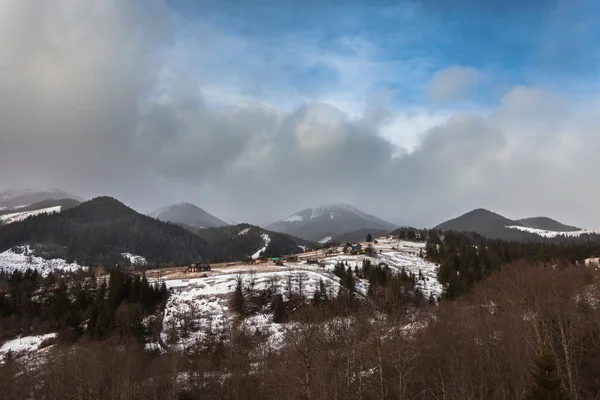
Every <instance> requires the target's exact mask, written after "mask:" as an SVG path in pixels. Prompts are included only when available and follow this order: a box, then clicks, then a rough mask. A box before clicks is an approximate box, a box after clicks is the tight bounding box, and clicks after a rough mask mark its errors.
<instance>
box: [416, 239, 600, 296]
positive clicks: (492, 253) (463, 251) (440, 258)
mask: <svg viewBox="0 0 600 400" xmlns="http://www.w3.org/2000/svg"><path fill="white" fill-rule="evenodd" d="M425 249H426V257H427V259H429V260H430V261H433V262H435V263H438V264H439V265H440V268H439V272H438V280H439V281H440V283H442V284H444V285H445V286H446V289H445V292H444V297H446V298H450V299H454V298H456V297H457V296H460V295H461V294H463V293H465V292H466V291H468V290H469V289H470V288H471V287H472V286H473V284H474V283H475V282H478V281H480V280H481V279H483V278H485V277H486V276H489V275H490V274H491V273H492V272H493V271H494V270H496V269H498V268H499V267H500V266H501V265H503V264H508V263H512V262H515V261H527V262H531V263H544V264H546V265H548V266H551V265H554V264H559V263H570V264H577V263H580V262H582V261H583V260H585V259H586V258H589V257H591V256H593V255H596V254H600V241H592V240H580V239H577V240H569V241H566V242H556V243H543V242H509V241H504V240H499V239H487V238H484V237H483V236H480V235H477V234H474V233H457V232H447V233H446V234H445V235H443V240H442V239H441V236H440V234H439V233H438V232H436V231H430V233H429V237H428V241H427V244H426V247H425Z"/></svg>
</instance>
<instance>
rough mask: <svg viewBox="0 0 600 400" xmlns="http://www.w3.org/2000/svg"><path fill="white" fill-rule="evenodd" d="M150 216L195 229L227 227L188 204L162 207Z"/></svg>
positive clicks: (219, 220)
mask: <svg viewBox="0 0 600 400" xmlns="http://www.w3.org/2000/svg"><path fill="white" fill-rule="evenodd" d="M150 216H151V217H153V218H156V219H158V220H161V221H164V222H171V223H174V224H184V225H188V226H191V227H193V228H197V229H203V228H214V227H221V226H227V225H229V224H228V223H227V222H225V221H223V220H221V219H219V218H217V217H215V216H214V215H212V214H210V213H208V212H207V211H205V210H203V209H202V208H200V207H198V206H197V205H195V204H192V203H188V202H180V203H176V204H173V205H170V206H166V207H162V208H160V209H158V210H155V211H154V212H152V213H150Z"/></svg>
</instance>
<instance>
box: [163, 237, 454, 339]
mask: <svg viewBox="0 0 600 400" xmlns="http://www.w3.org/2000/svg"><path fill="white" fill-rule="evenodd" d="M265 241H266V240H265ZM374 247H375V249H376V250H377V251H379V250H381V253H378V254H376V255H374V256H371V257H368V256H366V255H346V254H335V255H330V256H327V257H325V256H324V253H322V254H320V255H319V256H317V257H318V258H319V259H320V262H321V265H318V264H308V263H306V262H303V261H301V260H300V261H298V262H294V263H287V264H286V266H285V267H281V266H275V265H269V264H264V265H261V266H260V269H258V267H254V266H248V265H240V266H232V267H224V268H220V269H215V270H213V272H217V275H211V276H208V277H198V278H191V279H173V280H166V281H165V283H166V285H167V287H168V288H169V289H170V292H171V294H170V296H169V300H168V302H167V305H166V309H165V315H164V318H163V332H162V334H161V339H162V342H163V343H167V344H168V346H169V347H171V348H175V349H179V350H183V349H187V348H189V347H190V346H192V345H194V344H196V343H202V341H203V340H205V339H206V338H207V337H209V336H211V335H220V334H227V332H228V330H229V329H230V328H231V327H232V326H233V325H232V324H233V323H234V321H235V318H236V314H235V313H233V311H232V310H230V308H229V306H230V300H231V298H232V293H233V292H234V290H235V287H236V282H237V279H239V278H241V279H242V280H243V287H244V288H245V289H246V290H251V291H254V292H255V293H260V291H262V290H264V289H267V288H270V289H271V290H272V291H273V292H276V293H280V294H281V295H282V297H283V298H284V300H287V299H288V298H289V297H290V296H296V297H297V296H303V297H305V298H307V299H310V298H312V297H313V296H314V294H315V292H316V291H317V290H318V288H319V286H320V281H322V282H323V285H324V286H325V290H326V291H327V292H328V293H329V294H330V296H335V295H336V294H337V293H338V291H339V288H340V284H339V278H338V277H337V276H335V275H334V274H333V270H334V268H335V265H336V264H337V263H339V262H342V263H344V264H346V263H347V264H348V266H349V267H351V268H352V269H354V267H356V266H357V267H359V268H360V267H361V266H362V263H363V260H364V259H369V260H371V262H372V263H373V264H374V265H377V264H380V263H386V264H387V265H388V266H389V267H390V268H391V269H392V270H394V271H397V272H400V271H401V270H402V269H405V270H406V271H407V272H409V273H413V274H414V275H415V276H417V277H419V272H420V273H421V276H422V279H417V287H418V288H419V289H420V290H421V291H422V292H423V294H424V295H425V296H426V297H428V296H429V295H430V294H432V295H433V296H434V297H436V298H437V297H438V296H439V295H441V293H442V289H443V287H442V285H440V284H439V282H438V281H437V266H436V265H435V264H433V263H430V262H428V261H426V260H425V259H423V258H421V257H419V252H420V251H421V250H423V249H424V247H425V244H424V243H415V242H404V241H401V242H398V241H381V242H380V243H378V244H375V245H374ZM311 254H313V253H311ZM306 256H308V255H306ZM310 257H314V254H313V255H311V256H310ZM249 270H250V271H254V272H252V273H249V272H248V271H249ZM367 289H368V282H367V281H366V280H361V279H357V280H356V293H357V295H358V296H366V294H367ZM242 325H243V326H244V327H247V328H250V329H252V332H254V331H255V330H258V331H259V332H261V333H263V334H266V335H267V336H268V338H269V339H268V344H269V346H272V348H277V346H278V343H280V342H281V339H282V337H283V332H284V331H285V330H286V329H289V328H290V326H288V325H287V324H275V323H273V322H272V314H271V313H270V312H266V311H265V312H264V313H259V314H257V315H254V316H251V317H248V318H246V319H245V320H244V321H243V322H242ZM184 326H187V329H185V328H184ZM172 332H178V335H177V337H175V338H174V337H173V335H172V334H171V333H172ZM181 332H183V334H181Z"/></svg>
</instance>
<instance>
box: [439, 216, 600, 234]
mask: <svg viewBox="0 0 600 400" xmlns="http://www.w3.org/2000/svg"><path fill="white" fill-rule="evenodd" d="M434 229H438V230H441V231H457V232H475V233H478V234H480V235H483V236H486V237H489V238H495V239H505V240H515V241H522V240H528V241H539V240H541V239H543V238H556V237H559V238H560V237H579V236H581V235H584V234H598V233H599V232H598V231H595V230H585V229H581V228H578V227H575V226H570V225H566V224H563V223H561V222H558V221H556V220H554V219H551V218H548V217H534V218H522V219H516V220H513V219H509V218H506V217H504V216H502V215H500V214H497V213H495V212H492V211H489V210H486V209H483V208H479V209H476V210H473V211H470V212H468V213H466V214H463V215H461V216H459V217H456V218H453V219H450V220H448V221H446V222H443V223H441V224H439V225H437V226H436V227H435V228H434Z"/></svg>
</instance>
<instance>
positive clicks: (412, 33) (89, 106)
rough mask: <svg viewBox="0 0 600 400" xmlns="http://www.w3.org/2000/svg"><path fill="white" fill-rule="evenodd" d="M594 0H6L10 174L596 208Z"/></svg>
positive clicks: (378, 202) (1, 130)
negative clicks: (449, 0)
mask: <svg viewBox="0 0 600 400" xmlns="http://www.w3.org/2000/svg"><path fill="white" fill-rule="evenodd" d="M598 15H600V2H598V1H596V0H569V1H563V0H561V1H557V0H535V1H533V0H519V1H517V0H504V1H500V0H497V1H496V0H494V1H492V0H478V1H475V0H458V1H453V2H447V1H443V0H415V1H385V0H371V1H366V0H365V1H360V0H336V1H316V0H304V1H291V0H287V1H286V0H278V1H274V0H255V1H248V0H219V1H212V0H195V1H193V0H164V1H163V0H101V1H96V2H89V1H84V0H55V1H52V2H46V1H43V0H0V171H2V173H1V174H0V189H1V188H6V189H8V188H24V187H27V188H42V187H43V188H48V187H57V188H61V189H65V190H69V191H71V192H74V193H76V194H77V195H80V196H84V197H87V198H91V197H94V196H98V195H110V196H114V197H116V198H118V199H119V200H121V201H123V202H125V203H126V204H128V205H130V206H133V207H135V208H137V209H138V210H141V211H151V210H152V209H154V208H158V207H162V206H165V205H169V204H173V203H177V202H181V201H186V202H191V203H195V204H197V205H198V206H200V207H202V208H204V209H205V210H207V211H209V212H211V213H212V214H214V215H216V216H218V217H219V218H222V219H225V220H229V221H236V222H242V221H244V222H250V223H256V224H266V223H269V222H273V221H276V220H278V219H281V218H285V217H286V216H289V215H291V214H293V213H295V212H297V211H299V210H301V209H304V208H307V207H312V206H318V205H320V204H324V203H331V202H345V203H349V204H352V205H353V206H355V207H357V208H359V209H361V210H363V211H365V212H368V213H371V214H374V215H376V216H378V217H380V218H384V219H387V220H389V221H390V222H393V223H397V224H410V225H414V226H424V227H425V226H433V225H435V224H437V223H439V222H441V221H443V220H446V219H448V218H451V217H455V216H458V215H460V214H462V213H464V212H467V211H469V210H471V209H473V208H479V207H483V208H487V209H491V210H493V211H496V212H499V213H502V214H503V215H506V216H507V217H510V218H521V217H529V216H541V215H544V216H550V217H553V218H556V219H558V220H560V221H562V222H565V223H569V224H574V225H578V226H583V227H587V228H598V227H600V213H599V212H598V206H597V198H598V197H600V186H599V185H598V184H597V182H596V181H595V179H594V177H595V175H596V170H597V165H598V159H599V158H600V112H599V111H600V97H599V96H598V95H599V94H600V76H599V72H600V69H599V67H600V42H599V41H598V40H597V38H598V37H600V22H599V20H598V18H597V16H598Z"/></svg>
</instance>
